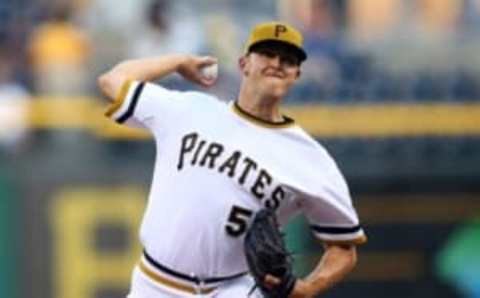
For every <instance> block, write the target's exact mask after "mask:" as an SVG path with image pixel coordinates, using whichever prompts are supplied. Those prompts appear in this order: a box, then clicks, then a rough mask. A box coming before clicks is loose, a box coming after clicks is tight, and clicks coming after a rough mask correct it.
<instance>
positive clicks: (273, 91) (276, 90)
mask: <svg viewBox="0 0 480 298" xmlns="http://www.w3.org/2000/svg"><path fill="white" fill-rule="evenodd" d="M266 87H267V88H266V90H265V93H267V94H269V95H270V96H271V97H276V98H281V97H284V96H285V95H286V94H287V91H288V90H287V88H285V86H283V84H282V86H279V85H278V84H269V85H267V86H266Z"/></svg>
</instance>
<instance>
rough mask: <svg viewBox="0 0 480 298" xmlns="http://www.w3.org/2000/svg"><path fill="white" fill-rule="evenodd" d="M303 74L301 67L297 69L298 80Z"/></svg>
mask: <svg viewBox="0 0 480 298" xmlns="http://www.w3.org/2000/svg"><path fill="white" fill-rule="evenodd" d="M301 75H302V71H301V70H300V68H299V69H298V70H297V78H296V79H297V80H298V79H299V78H300V76H301Z"/></svg>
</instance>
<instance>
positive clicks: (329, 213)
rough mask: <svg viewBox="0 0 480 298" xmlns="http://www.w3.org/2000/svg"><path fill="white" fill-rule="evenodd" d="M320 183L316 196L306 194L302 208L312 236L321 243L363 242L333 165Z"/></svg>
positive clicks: (339, 174) (344, 184)
mask: <svg viewBox="0 0 480 298" xmlns="http://www.w3.org/2000/svg"><path fill="white" fill-rule="evenodd" d="M321 180H322V181H321V182H319V183H318V185H319V186H318V187H317V190H316V193H315V194H310V195H308V196H307V198H306V199H305V201H304V206H303V207H304V213H305V215H306V217H307V220H308V222H309V224H310V228H311V229H312V232H313V234H314V235H315V237H316V238H318V239H320V240H321V241H323V242H325V243H339V244H342V243H345V244H349V243H351V244H363V243H365V242H366V241H367V237H366V235H365V232H364V231H363V228H362V227H361V225H360V223H359V219H358V215H357V212H356V210H355V208H354V207H353V204H352V200H351V197H350V192H349V190H348V186H347V183H346V182H345V179H344V177H343V175H342V174H341V173H340V171H339V170H338V169H337V168H336V166H335V167H334V168H333V169H330V171H329V172H328V173H325V175H323V177H322V179H321Z"/></svg>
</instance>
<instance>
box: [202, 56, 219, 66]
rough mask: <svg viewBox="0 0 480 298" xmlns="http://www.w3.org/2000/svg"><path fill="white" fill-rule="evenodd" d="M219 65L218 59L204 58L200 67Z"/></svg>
mask: <svg viewBox="0 0 480 298" xmlns="http://www.w3.org/2000/svg"><path fill="white" fill-rule="evenodd" d="M216 63H218V59H217V58H215V57H213V56H203V57H202V60H201V61H200V66H208V65H212V64H216Z"/></svg>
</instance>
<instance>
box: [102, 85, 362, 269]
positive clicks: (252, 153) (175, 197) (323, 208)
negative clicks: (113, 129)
mask: <svg viewBox="0 0 480 298" xmlns="http://www.w3.org/2000/svg"><path fill="white" fill-rule="evenodd" d="M107 114H108V115H109V116H111V117H112V118H113V119H115V120H116V121H117V122H119V123H125V124H127V125H129V126H134V127H143V128H146V129H148V130H149V131H150V132H151V133H152V134H153V136H154V138H155V142H156V148H157V154H156V162H155V169H154V175H153V182H152V185H151V190H150V194H149V200H148V204H147V208H146V211H145V215H144V218H143V222H142V225H141V229H140V237H141V242H142V244H143V246H144V247H145V249H146V251H148V253H149V255H150V256H151V257H152V258H153V259H155V260H156V261H157V262H159V263H161V264H163V265H165V266H167V267H169V268H173V269H174V270H176V271H178V272H183V273H186V274H193V275H195V276H204V277H209V276H227V275H232V274H236V273H239V272H244V271H247V266H246V261H245V258H244V253H243V235H244V234H245V232H246V229H247V227H248V225H249V223H250V221H251V219H252V217H253V214H254V213H255V212H256V211H257V210H259V209H260V208H264V207H270V208H276V209H277V213H278V215H279V218H280V221H281V222H282V223H285V222H286V221H287V219H289V218H291V217H292V216H293V215H295V214H298V213H304V214H305V215H306V218H307V219H308V221H309V223H310V225H311V228H312V231H313V233H314V234H315V235H316V236H317V237H318V238H319V239H321V240H322V241H326V242H347V243H348V242H350V243H357V244H358V243H362V242H364V241H365V239H366V237H365V235H364V232H363V230H362V228H361V227H360V225H359V220H358V217H357V214H356V211H355V209H354V207H353V206H352V202H351V198H350V194H349V190H348V187H347V185H346V183H345V180H344V178H343V176H342V174H341V173H340V171H339V170H338V168H337V166H336V164H335V162H334V161H333V159H332V158H331V157H330V155H329V154H328V153H327V151H326V150H325V149H324V148H323V147H322V146H321V145H320V144H319V143H318V142H316V141H315V140H313V139H312V138H311V137H310V136H309V135H308V134H307V133H305V132H304V131H303V130H302V129H301V128H300V127H299V126H297V125H296V124H295V122H294V121H293V120H291V119H289V118H285V121H284V122H282V123H271V122H267V121H262V120H260V119H258V118H255V117H254V116H251V115H249V114H248V113H246V112H245V111H242V110H241V108H240V107H239V106H238V105H237V104H236V103H235V102H231V103H225V102H223V101H220V100H219V99H218V98H216V97H213V96H210V95H207V94H204V93H201V92H180V91H172V90H167V89H165V88H163V87H161V86H158V85H156V84H152V83H142V82H136V81H133V82H128V83H126V84H125V86H124V87H123V90H122V94H121V96H120V97H119V98H118V99H117V100H116V102H115V103H114V104H113V106H112V107H111V109H110V110H109V112H108V113H107Z"/></svg>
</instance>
